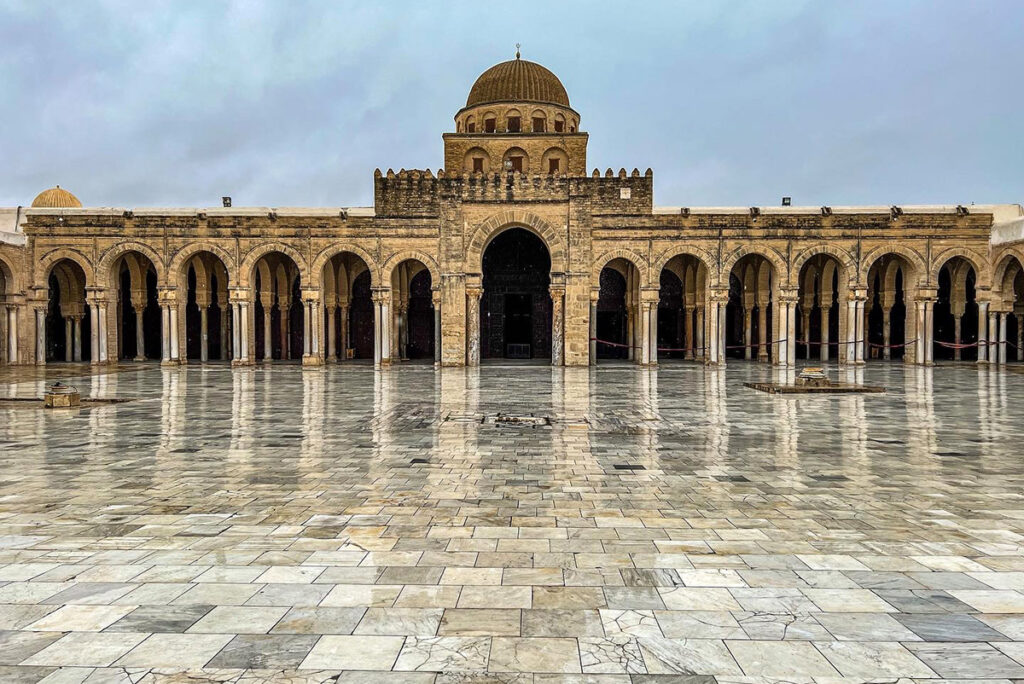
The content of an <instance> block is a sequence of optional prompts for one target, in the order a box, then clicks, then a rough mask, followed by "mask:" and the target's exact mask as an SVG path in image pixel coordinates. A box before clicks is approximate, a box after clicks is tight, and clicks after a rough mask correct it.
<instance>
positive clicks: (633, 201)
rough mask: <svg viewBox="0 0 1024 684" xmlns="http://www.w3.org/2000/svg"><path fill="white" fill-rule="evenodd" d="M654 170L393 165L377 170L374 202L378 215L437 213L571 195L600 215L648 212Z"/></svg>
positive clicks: (565, 198)
mask: <svg viewBox="0 0 1024 684" xmlns="http://www.w3.org/2000/svg"><path fill="white" fill-rule="evenodd" d="M653 185H654V174H653V173H652V171H651V170H650V169H648V170H647V171H646V172H645V173H644V174H643V175H641V174H640V171H639V170H638V169H633V172H632V173H631V174H630V173H627V172H626V170H625V169H620V170H619V172H618V174H615V173H613V172H612V170H611V169H608V170H607V171H606V172H605V174H604V176H602V175H601V174H600V172H599V171H598V170H597V169H594V172H593V174H592V175H591V176H566V175H557V174H551V175H548V174H544V175H541V174H524V173H516V172H511V171H506V172H496V173H462V174H446V173H445V172H444V170H441V169H439V170H438V171H437V173H436V174H435V173H434V172H432V171H431V170H430V169H426V170H418V169H417V170H405V169H402V170H400V171H398V172H397V173H396V172H395V171H393V170H392V169H388V171H387V173H382V172H381V171H380V170H379V169H378V170H376V171H375V172H374V206H375V209H376V215H377V216H401V217H419V218H422V217H433V216H437V215H438V214H439V212H440V202H441V200H442V199H449V200H455V201H459V202H567V201H569V199H570V197H590V198H591V204H592V211H593V213H594V214H597V215H616V214H632V215H637V214H641V215H649V214H650V213H651V212H652V209H653V205H654V201H653V200H654V188H653Z"/></svg>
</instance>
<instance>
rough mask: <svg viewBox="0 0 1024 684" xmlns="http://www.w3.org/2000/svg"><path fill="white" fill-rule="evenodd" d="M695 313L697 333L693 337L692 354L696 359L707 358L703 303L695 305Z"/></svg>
mask: <svg viewBox="0 0 1024 684" xmlns="http://www.w3.org/2000/svg"><path fill="white" fill-rule="evenodd" d="M696 315H697V325H696V333H697V334H696V337H695V338H694V341H695V342H696V349H695V350H694V355H695V356H696V357H697V358H698V359H707V358H708V350H707V348H706V345H705V344H704V339H705V335H704V305H703V304H701V305H698V306H697V314H696Z"/></svg>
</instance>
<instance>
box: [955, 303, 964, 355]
mask: <svg viewBox="0 0 1024 684" xmlns="http://www.w3.org/2000/svg"><path fill="white" fill-rule="evenodd" d="M963 317H964V314H963V312H962V311H960V312H957V313H954V314H953V344H956V345H959V344H960V329H961V326H962V323H963ZM961 351H962V350H961V349H960V347H953V360H954V361H959V360H960V356H961V354H960V352H961Z"/></svg>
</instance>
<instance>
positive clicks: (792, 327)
mask: <svg viewBox="0 0 1024 684" xmlns="http://www.w3.org/2000/svg"><path fill="white" fill-rule="evenodd" d="M780 304H781V305H782V309H781V311H780V313H781V314H782V316H783V317H782V318H780V321H781V322H783V326H784V327H783V328H782V330H780V331H779V332H780V333H781V334H782V335H783V337H784V338H785V342H783V343H782V344H781V345H780V347H781V352H782V353H781V354H780V356H781V357H782V360H781V365H784V366H792V365H793V364H794V363H795V362H796V345H797V339H796V300H795V299H789V300H783V301H781V302H780Z"/></svg>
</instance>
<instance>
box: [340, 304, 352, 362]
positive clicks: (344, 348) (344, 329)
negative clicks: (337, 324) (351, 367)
mask: <svg viewBox="0 0 1024 684" xmlns="http://www.w3.org/2000/svg"><path fill="white" fill-rule="evenodd" d="M338 306H339V308H340V309H341V358H342V359H347V358H348V347H349V344H350V341H349V337H350V335H349V331H348V323H349V319H348V300H347V299H343V300H341V303H340V304H339V305H338Z"/></svg>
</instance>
